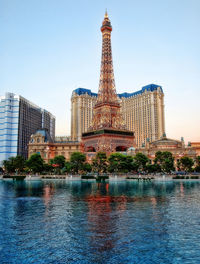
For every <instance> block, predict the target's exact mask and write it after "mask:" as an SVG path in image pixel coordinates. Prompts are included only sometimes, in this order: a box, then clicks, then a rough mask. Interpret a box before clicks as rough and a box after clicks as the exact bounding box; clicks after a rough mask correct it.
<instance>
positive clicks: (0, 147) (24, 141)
mask: <svg viewBox="0 0 200 264" xmlns="http://www.w3.org/2000/svg"><path fill="white" fill-rule="evenodd" d="M40 128H46V129H47V130H48V131H49V133H50V135H51V137H52V138H54V137H55V117H54V116H53V115H52V114H51V113H49V112H48V111H46V110H44V109H42V108H40V107H38V106H36V105H35V104H33V103H31V102H30V101H28V100H27V99H25V98H23V97H22V96H20V95H16V94H13V93H6V94H5V96H0V163H2V161H3V160H6V159H8V158H9V157H11V156H16V155H22V156H24V157H25V158H27V157H28V142H29V139H30V136H31V135H32V134H33V133H35V132H36V130H37V129H40Z"/></svg>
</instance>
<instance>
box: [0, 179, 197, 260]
mask: <svg viewBox="0 0 200 264" xmlns="http://www.w3.org/2000/svg"><path fill="white" fill-rule="evenodd" d="M0 263H14V264H18V263H19V264H24V263H25V264H29V263H36V264H40V263H45V264H47V263H59V264H62V263H73V264H74V263H81V264H83V263H84V264H86V263H87V264H90V263H91V264H95V263H97V264H101V263H102V264H107V263H108V264H109V263H117V264H118V263H122V264H126V263H131V264H133V263H142V264H144V263H148V264H150V263H152V264H155V263H159V264H160V263H162V264H164V263H170V264H171V263H172V264H173V263H174V264H175V263H188V264H193V263H200V182H198V181H196V182H195V181H193V182H192V181H189V182H181V181H180V182H166V183H164V182H148V183H147V182H145V183H142V182H140V183H138V182H133V181H130V182H118V183H116V182H113V183H101V184H97V183H96V182H81V181H77V182H66V181H64V180H63V181H61V180H57V181H56V180H55V181H53V180H51V181H47V180H46V181H43V182H12V181H0Z"/></svg>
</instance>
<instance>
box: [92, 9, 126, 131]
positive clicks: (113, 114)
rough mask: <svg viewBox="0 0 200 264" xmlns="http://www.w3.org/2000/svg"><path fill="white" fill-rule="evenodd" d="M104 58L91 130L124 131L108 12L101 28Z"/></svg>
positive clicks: (102, 57)
mask: <svg viewBox="0 0 200 264" xmlns="http://www.w3.org/2000/svg"><path fill="white" fill-rule="evenodd" d="M101 32H102V56H101V72H100V81H99V91H98V96H97V102H96V104H95V106H94V112H93V121H92V127H91V129H99V128H115V129H124V128H125V127H124V125H123V124H124V122H123V119H122V116H121V112H120V103H119V99H118V97H117V93H116V89H115V79H114V71H113V62H112V49H111V32H112V26H111V23H110V20H109V18H108V14H107V11H106V13H105V16H104V20H103V22H102V26H101Z"/></svg>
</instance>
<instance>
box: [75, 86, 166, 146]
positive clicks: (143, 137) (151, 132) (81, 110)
mask: <svg viewBox="0 0 200 264" xmlns="http://www.w3.org/2000/svg"><path fill="white" fill-rule="evenodd" d="M118 98H119V101H120V104H121V112H122V116H123V119H124V123H125V125H126V127H127V128H128V129H129V130H131V131H133V132H134V133H135V142H136V145H137V147H141V146H142V145H143V144H145V143H146V142H147V141H150V142H152V141H155V140H158V139H160V138H161V137H162V135H163V134H164V132H165V116H164V93H163V90H162V87H161V86H159V85H155V84H150V85H147V86H144V87H143V88H142V89H141V90H140V91H136V92H133V93H121V94H118ZM96 100H97V94H96V93H93V92H91V90H89V89H84V88H78V89H76V90H74V91H73V92H72V97H71V110H72V111H71V137H72V139H73V140H78V141H80V140H81V135H82V133H84V132H86V131H88V128H89V127H90V125H91V122H92V115H93V107H94V105H95V103H96Z"/></svg>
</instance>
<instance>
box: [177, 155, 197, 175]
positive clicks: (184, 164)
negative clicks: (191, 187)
mask: <svg viewBox="0 0 200 264" xmlns="http://www.w3.org/2000/svg"><path fill="white" fill-rule="evenodd" d="M193 165H194V161H193V159H191V158H189V157H186V156H185V157H182V158H181V159H180V168H181V170H183V171H187V172H191V171H192V166H193Z"/></svg>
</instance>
